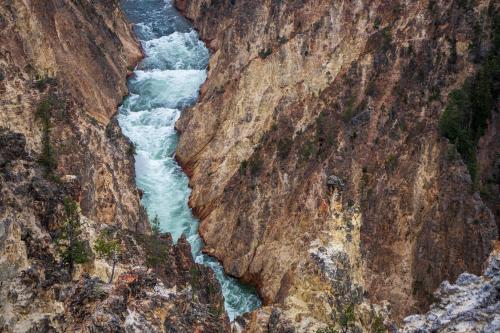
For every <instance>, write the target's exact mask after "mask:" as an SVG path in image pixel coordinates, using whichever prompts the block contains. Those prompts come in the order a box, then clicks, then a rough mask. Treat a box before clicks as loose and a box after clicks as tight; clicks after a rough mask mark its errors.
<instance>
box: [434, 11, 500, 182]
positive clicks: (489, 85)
mask: <svg viewBox="0 0 500 333" xmlns="http://www.w3.org/2000/svg"><path fill="white" fill-rule="evenodd" d="M492 42H493V46H492V49H491V51H490V53H489V55H488V56H487V57H486V59H485V61H484V62H483V64H482V66H481V68H480V69H479V70H478V72H477V74H476V75H475V76H474V77H472V78H469V79H468V80H466V82H465V83H464V85H463V86H462V88H460V89H457V90H455V91H453V92H452V93H451V94H450V95H449V98H448V104H447V106H446V108H445V110H444V111H443V113H442V115H441V118H440V120H439V132H440V134H441V135H442V136H444V137H446V138H448V139H449V140H450V141H451V142H452V143H454V144H455V145H456V148H457V151H458V152H459V153H460V156H461V157H462V159H463V160H464V162H465V163H466V164H467V168H468V170H469V174H470V176H471V179H472V181H473V182H474V184H477V178H478V175H477V169H478V167H477V161H476V146H477V142H478V141H479V138H480V137H481V136H482V135H484V132H485V130H486V126H487V123H488V119H490V118H491V113H492V111H493V110H495V109H496V104H495V103H496V102H497V101H498V98H499V93H500V52H499V51H500V15H497V16H496V17H495V18H494V25H493V37H492ZM496 111H498V110H496Z"/></svg>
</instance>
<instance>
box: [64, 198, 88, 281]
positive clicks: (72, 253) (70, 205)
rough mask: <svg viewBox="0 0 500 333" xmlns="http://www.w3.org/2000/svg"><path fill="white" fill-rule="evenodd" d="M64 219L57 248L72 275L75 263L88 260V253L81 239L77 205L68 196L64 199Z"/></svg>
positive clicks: (82, 262) (80, 224)
mask: <svg viewBox="0 0 500 333" xmlns="http://www.w3.org/2000/svg"><path fill="white" fill-rule="evenodd" d="M64 212H65V215H66V220H65V221H64V226H63V229H62V231H61V234H60V236H59V238H58V239H57V243H56V246H57V250H58V252H59V255H60V256H61V259H62V261H63V263H64V264H66V265H67V266H68V272H69V274H70V275H73V271H74V268H75V264H84V263H86V262H88V261H89V253H88V250H87V247H86V246H85V242H84V240H83V239H82V223H81V220H80V213H79V211H78V205H77V203H76V202H75V201H72V200H70V199H68V198H65V199H64Z"/></svg>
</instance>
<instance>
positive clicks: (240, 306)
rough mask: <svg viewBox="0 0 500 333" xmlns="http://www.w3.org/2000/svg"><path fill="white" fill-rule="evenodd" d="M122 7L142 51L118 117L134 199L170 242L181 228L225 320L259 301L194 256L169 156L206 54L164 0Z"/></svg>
mask: <svg viewBox="0 0 500 333" xmlns="http://www.w3.org/2000/svg"><path fill="white" fill-rule="evenodd" d="M122 4H123V8H124V10H125V13H126V14H127V16H128V18H129V20H130V21H131V22H132V23H133V24H134V31H135V33H136V35H137V37H138V39H139V40H140V41H141V44H142V47H143V48H144V52H145V59H144V60H143V61H142V62H141V63H140V64H139V65H138V66H137V68H136V69H135V71H134V75H133V76H132V77H131V78H130V79H129V82H128V84H129V90H130V96H128V97H127V98H126V99H125V100H124V103H123V105H122V106H121V108H120V110H119V118H118V119H119V123H120V126H121V128H122V130H123V132H124V134H125V135H126V136H127V137H129V138H130V140H132V142H133V143H134V144H135V147H136V150H135V153H136V156H135V158H136V165H135V168H136V182H137V186H138V187H139V188H141V189H142V190H143V191H144V196H143V199H142V202H143V204H144V206H145V207H146V210H147V211H148V215H149V217H150V218H152V217H154V216H155V215H157V216H158V217H159V219H160V223H161V228H162V230H163V231H166V232H169V233H171V234H172V237H173V238H174V240H177V239H178V238H179V237H180V235H181V234H182V233H184V234H185V235H186V236H187V238H188V240H189V242H190V243H191V247H192V252H193V256H194V258H195V260H196V262H198V263H201V264H204V265H208V266H210V267H211V268H212V269H213V270H214V271H215V273H216V276H217V278H218V280H219V282H220V283H221V286H222V291H223V294H224V298H225V306H226V310H227V312H228V314H229V317H230V319H231V320H233V319H234V317H235V316H237V315H239V314H242V313H245V312H248V311H251V310H253V309H255V308H256V307H258V306H260V300H259V298H258V296H257V295H256V293H255V291H254V290H253V289H252V288H249V287H247V286H245V285H243V284H241V283H239V282H238V281H237V280H235V279H233V278H231V277H228V276H226V275H225V274H224V271H223V269H222V267H221V266H220V264H219V263H218V262H217V261H215V260H214V259H213V258H211V257H208V256H206V255H204V254H202V253H201V248H202V246H203V242H202V240H201V239H200V236H199V235H198V221H197V220H196V219H195V218H194V217H193V215H192V213H191V210H190V209H189V207H188V198H189V193H190V189H189V187H188V179H187V176H186V175H185V174H184V173H183V171H182V169H181V168H180V167H179V165H177V163H176V161H175V159H174V152H175V148H176V145H177V141H178V137H177V133H176V132H175V129H174V125H175V122H176V120H177V119H178V117H179V115H180V113H181V112H182V110H183V109H184V108H186V107H188V106H190V105H192V104H193V103H195V102H196V99H197V97H198V90H199V87H200V85H201V84H202V83H203V82H204V81H205V79H206V75H207V74H206V67H207V64H208V60H209V51H208V50H207V48H206V47H205V45H204V43H203V42H202V41H200V40H199V38H198V34H197V33H196V31H194V30H193V29H192V27H191V26H190V24H189V22H187V21H186V20H185V19H184V18H183V17H182V16H180V14H179V13H178V12H177V10H176V9H175V7H174V6H173V4H172V1H171V0H123V1H122Z"/></svg>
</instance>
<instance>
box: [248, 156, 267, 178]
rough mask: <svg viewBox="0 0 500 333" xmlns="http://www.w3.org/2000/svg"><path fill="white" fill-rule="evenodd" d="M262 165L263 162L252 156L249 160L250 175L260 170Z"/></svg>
mask: <svg viewBox="0 0 500 333" xmlns="http://www.w3.org/2000/svg"><path fill="white" fill-rule="evenodd" d="M263 165H264V162H263V161H262V160H261V159H260V158H258V157H254V158H252V159H251V160H250V165H249V166H250V173H251V174H252V176H257V175H258V174H259V173H260V171H261V170H262V166H263Z"/></svg>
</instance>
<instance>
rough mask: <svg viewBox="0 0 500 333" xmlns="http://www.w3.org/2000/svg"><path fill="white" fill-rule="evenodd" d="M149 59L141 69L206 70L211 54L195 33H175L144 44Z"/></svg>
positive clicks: (145, 60)
mask: <svg viewBox="0 0 500 333" xmlns="http://www.w3.org/2000/svg"><path fill="white" fill-rule="evenodd" d="M144 50H145V53H146V54H147V56H148V57H147V58H145V59H144V61H143V62H142V64H141V66H140V67H141V68H161V69H188V68H190V69H204V68H205V66H206V63H207V61H208V57H209V52H208V50H207V48H206V47H205V45H203V42H202V41H200V40H199V39H198V35H197V34H196V32H195V31H191V32H188V33H181V32H178V31H176V32H174V33H172V34H170V35H168V36H162V37H160V38H156V39H152V40H148V41H146V42H144Z"/></svg>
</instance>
